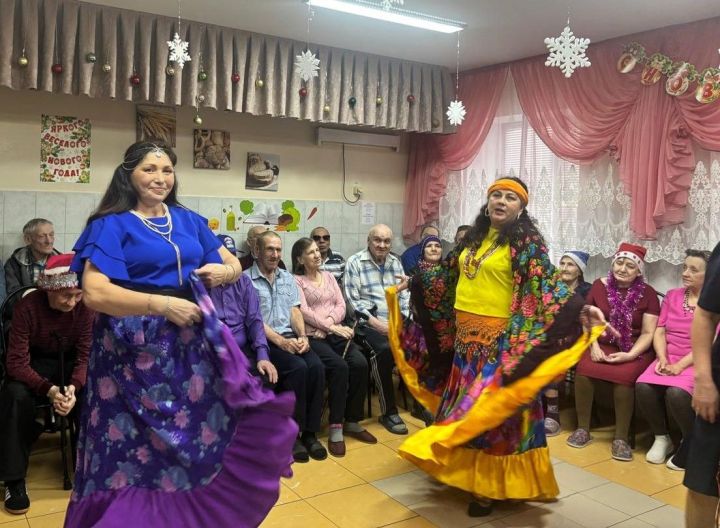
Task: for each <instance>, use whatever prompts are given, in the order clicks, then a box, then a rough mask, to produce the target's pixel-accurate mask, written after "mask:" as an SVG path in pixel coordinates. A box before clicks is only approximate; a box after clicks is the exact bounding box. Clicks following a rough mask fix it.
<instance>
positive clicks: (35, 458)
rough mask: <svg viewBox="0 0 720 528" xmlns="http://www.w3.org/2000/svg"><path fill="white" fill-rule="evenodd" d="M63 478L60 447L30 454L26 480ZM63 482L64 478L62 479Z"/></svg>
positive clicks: (28, 481)
mask: <svg viewBox="0 0 720 528" xmlns="http://www.w3.org/2000/svg"><path fill="white" fill-rule="evenodd" d="M57 477H60V478H62V458H61V457H60V449H55V450H47V451H41V452H38V453H35V452H33V453H32V454H31V455H30V465H29V467H28V472H27V477H26V479H25V480H26V482H27V483H28V484H29V483H30V482H33V481H37V480H47V479H50V478H57ZM61 483H62V480H61Z"/></svg>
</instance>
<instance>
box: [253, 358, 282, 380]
mask: <svg viewBox="0 0 720 528" xmlns="http://www.w3.org/2000/svg"><path fill="white" fill-rule="evenodd" d="M257 369H258V372H259V373H260V374H265V375H266V376H267V377H268V381H269V382H270V383H277V380H278V373H277V369H276V368H275V365H273V364H272V363H270V362H269V361H268V360H267V359H261V360H260V361H258V362H257Z"/></svg>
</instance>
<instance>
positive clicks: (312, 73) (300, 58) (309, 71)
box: [295, 50, 320, 81]
mask: <svg viewBox="0 0 720 528" xmlns="http://www.w3.org/2000/svg"><path fill="white" fill-rule="evenodd" d="M295 68H297V70H296V73H297V75H298V76H299V77H300V78H301V79H302V80H303V81H309V80H310V79H312V78H313V77H317V76H318V70H319V69H320V59H318V58H317V57H316V56H315V54H314V53H313V52H312V51H310V50H305V51H303V52H301V53H300V55H295Z"/></svg>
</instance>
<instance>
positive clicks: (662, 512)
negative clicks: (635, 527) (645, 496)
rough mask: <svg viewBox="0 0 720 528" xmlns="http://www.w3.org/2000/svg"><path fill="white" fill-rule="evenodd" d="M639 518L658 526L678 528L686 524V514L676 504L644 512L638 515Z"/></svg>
mask: <svg viewBox="0 0 720 528" xmlns="http://www.w3.org/2000/svg"><path fill="white" fill-rule="evenodd" d="M637 519H638V520H640V521H644V522H646V523H648V524H649V525H651V526H655V527H656V528H678V527H680V526H685V514H684V513H683V512H682V510H680V509H678V508H675V507H674V506H663V507H662V508H658V509H657V510H652V511H649V512H647V513H643V514H642V515H638V516H637Z"/></svg>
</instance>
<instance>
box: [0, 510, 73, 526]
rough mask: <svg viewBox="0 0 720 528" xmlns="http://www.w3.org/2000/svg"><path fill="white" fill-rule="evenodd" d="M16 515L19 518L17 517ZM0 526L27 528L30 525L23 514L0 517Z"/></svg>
mask: <svg viewBox="0 0 720 528" xmlns="http://www.w3.org/2000/svg"><path fill="white" fill-rule="evenodd" d="M3 513H5V512H3ZM5 515H8V516H9V515H10V514H8V513H5ZM18 517H20V518H19V519H18ZM0 526H2V527H3V528H28V526H30V525H29V524H28V520H27V519H26V518H25V516H24V515H13V516H12V518H11V519H6V518H4V517H0ZM60 526H62V525H60Z"/></svg>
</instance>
